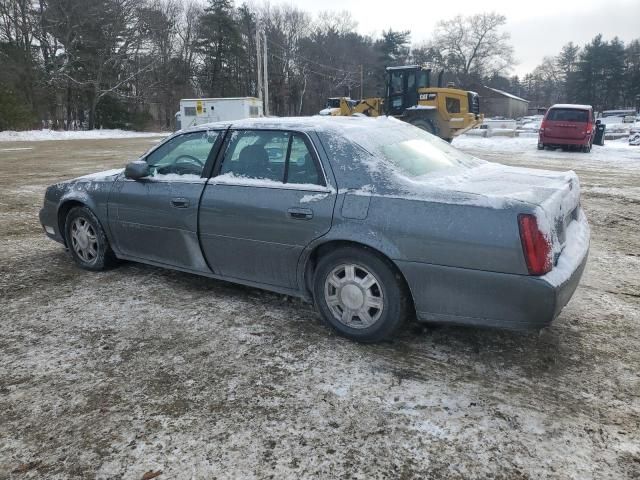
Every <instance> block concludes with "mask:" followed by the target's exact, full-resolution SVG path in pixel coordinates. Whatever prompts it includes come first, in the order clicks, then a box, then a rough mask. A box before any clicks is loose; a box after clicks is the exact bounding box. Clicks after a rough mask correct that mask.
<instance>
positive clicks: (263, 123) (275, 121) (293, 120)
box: [188, 115, 407, 132]
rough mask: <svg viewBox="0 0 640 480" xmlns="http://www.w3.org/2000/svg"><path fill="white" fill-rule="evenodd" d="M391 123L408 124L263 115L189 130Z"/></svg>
mask: <svg viewBox="0 0 640 480" xmlns="http://www.w3.org/2000/svg"><path fill="white" fill-rule="evenodd" d="M390 125H394V126H397V125H407V124H406V123H405V122H401V121H400V120H397V119H395V118H393V117H384V116H380V117H375V118H369V117H330V116H321V115H316V116H313V117H261V118H247V119H244V120H234V121H227V122H213V123H203V124H201V125H197V126H195V127H191V128H189V129H188V130H191V131H198V130H207V129H211V128H226V127H232V128H261V129H269V128H277V129H283V128H284V129H296V130H303V131H333V132H335V131H344V129H345V128H348V129H351V128H355V129H357V130H360V129H371V128H376V127H380V128H388V127H389V126H390Z"/></svg>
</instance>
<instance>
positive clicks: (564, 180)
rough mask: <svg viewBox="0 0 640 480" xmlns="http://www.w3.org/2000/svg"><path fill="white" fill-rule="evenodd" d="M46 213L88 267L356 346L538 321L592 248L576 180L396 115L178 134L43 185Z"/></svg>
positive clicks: (570, 286) (243, 124)
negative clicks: (220, 286)
mask: <svg viewBox="0 0 640 480" xmlns="http://www.w3.org/2000/svg"><path fill="white" fill-rule="evenodd" d="M40 222H41V223H42V225H43V228H44V231H45V232H46V234H47V235H48V236H49V237H51V238H53V239H54V240H57V241H58V242H60V243H62V244H64V245H65V246H66V248H67V249H68V250H69V252H70V253H71V256H72V257H73V259H74V260H75V262H76V263H77V264H78V265H79V266H80V267H82V268H85V269H88V270H102V269H105V268H107V267H110V266H112V265H115V264H116V263H117V260H118V259H123V260H131V261H136V262H142V263H147V264H151V265H157V266H162V267H167V268H172V269H176V270H182V271H185V272H191V273H196V274H200V275H205V276H208V277H211V278H216V279H222V280H228V281H231V282H236V283H241V284H245V285H250V286H255V287H259V288H264V289H268V290H272V291H276V292H281V293H285V294H289V295H295V296H299V297H302V298H304V299H306V300H309V301H312V302H313V303H314V304H315V305H316V307H317V309H318V311H319V312H320V314H321V315H322V317H323V318H324V319H325V320H326V322H327V323H328V324H329V325H330V326H332V327H333V328H334V329H336V330H337V331H338V332H339V333H341V334H342V335H345V336H347V337H349V338H352V339H354V340H358V341H366V342H372V341H379V340H382V339H384V338H388V337H390V336H391V335H392V334H393V333H394V332H395V331H397V329H398V328H399V327H400V325H401V324H402V322H403V321H404V320H405V319H407V318H410V317H414V316H415V317H417V319H418V320H419V321H425V322H439V323H454V324H466V325H484V326H495V327H507V328H536V329H538V328H542V327H544V326H545V325H547V324H549V323H550V322H551V321H552V320H553V319H554V318H555V317H556V316H557V315H558V314H559V313H560V310H561V309H562V308H563V306H564V305H565V304H566V303H567V302H568V301H569V299H570V297H571V296H572V294H573V292H574V290H575V289H576V287H577V285H578V282H579V280H580V277H581V275H582V271H583V269H584V266H585V263H586V260H587V253H588V248H589V226H588V223H587V221H586V218H585V215H584V213H583V211H582V209H581V207H580V184H579V182H578V178H577V177H576V175H575V174H574V173H573V172H549V171H545V170H533V169H523V168H514V167H507V166H503V165H499V164H495V163H490V162H485V161H483V160H480V159H477V158H474V157H472V156H470V155H467V154H465V153H462V152H460V151H459V150H457V149H455V148H454V147H452V146H451V145H449V144H448V143H446V142H444V141H441V140H440V139H439V138H437V137H435V136H433V135H430V134H428V133H425V132H423V131H422V130H420V129H418V128H415V127H413V126H411V125H409V124H406V123H403V122H399V121H397V120H394V119H388V118H378V119H369V118H319V117H313V118H290V119H286V118H281V119H255V120H243V121H238V122H233V123H224V124H223V123H219V124H208V125H201V126H198V127H196V128H193V129H190V130H186V131H180V132H177V133H176V134H174V135H172V136H171V137H169V138H167V139H166V140H165V141H164V142H162V143H161V144H160V145H158V146H157V147H155V148H153V149H151V150H150V151H149V152H147V153H146V154H145V155H144V156H142V157H141V158H140V159H139V160H137V161H134V162H131V163H129V164H128V165H126V168H124V169H119V170H113V171H107V172H101V173H97V174H93V175H88V176H85V177H80V178H77V179H74V180H70V181H67V182H62V183H58V184H56V185H53V186H51V187H49V188H48V189H47V192H46V194H45V201H44V207H43V208H42V210H41V212H40Z"/></svg>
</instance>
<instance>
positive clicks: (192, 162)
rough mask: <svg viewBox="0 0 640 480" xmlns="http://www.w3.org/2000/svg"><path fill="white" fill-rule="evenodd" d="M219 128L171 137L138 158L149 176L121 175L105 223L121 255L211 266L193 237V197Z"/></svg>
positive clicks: (177, 264)
mask: <svg viewBox="0 0 640 480" xmlns="http://www.w3.org/2000/svg"><path fill="white" fill-rule="evenodd" d="M222 133H223V132H222V131H214V130H208V131H197V132H189V133H184V134H182V135H177V136H175V137H172V138H171V139H169V140H167V141H166V142H164V143H163V144H161V145H160V146H159V147H158V148H156V149H155V150H153V151H152V152H151V153H149V154H148V155H147V156H146V157H144V158H143V159H144V160H145V161H146V162H147V163H148V164H149V167H150V172H151V174H150V175H149V176H148V177H145V178H142V179H139V180H132V179H129V178H125V177H124V175H122V176H120V178H119V179H118V182H117V183H116V185H115V188H114V191H113V193H112V194H111V197H110V200H109V225H110V228H111V231H112V232H113V237H114V240H115V244H114V247H115V249H116V251H117V253H118V254H119V255H120V256H125V257H127V258H131V259H134V260H141V261H149V262H153V263H160V264H164V265H169V266H173V267H178V268H182V269H188V270H195V271H200V272H208V271H210V270H209V268H208V266H207V264H206V261H205V259H204V257H203V256H202V252H201V250H200V247H199V243H198V235H197V231H198V228H197V227H198V202H199V200H200V196H201V194H202V190H203V189H204V186H205V183H206V178H207V177H208V172H207V169H208V170H209V171H211V168H212V166H213V162H214V160H215V154H216V149H217V148H219V146H220V144H221V143H222V137H223V135H222Z"/></svg>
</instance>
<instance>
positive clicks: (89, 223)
mask: <svg viewBox="0 0 640 480" xmlns="http://www.w3.org/2000/svg"><path fill="white" fill-rule="evenodd" d="M64 231H65V239H66V243H67V247H68V248H69V252H70V253H71V257H72V258H73V260H74V262H76V264H77V265H78V266H79V267H81V268H84V269H85V270H92V271H100V270H105V269H107V268H109V267H112V266H113V265H115V263H116V257H115V254H114V253H113V250H111V246H110V245H109V240H108V239H107V236H106V234H105V233H104V230H103V228H102V226H101V225H100V222H99V221H98V218H97V217H96V216H95V215H94V213H93V212H92V211H91V210H90V209H89V208H87V207H74V208H72V209H71V210H70V211H69V213H68V214H67V218H66V219H65V224H64Z"/></svg>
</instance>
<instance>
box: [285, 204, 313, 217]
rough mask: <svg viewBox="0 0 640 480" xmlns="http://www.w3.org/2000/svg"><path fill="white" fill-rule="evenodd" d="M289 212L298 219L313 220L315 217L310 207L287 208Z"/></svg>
mask: <svg viewBox="0 0 640 480" xmlns="http://www.w3.org/2000/svg"><path fill="white" fill-rule="evenodd" d="M287 213H288V214H289V216H290V217H291V218H295V219H296V220H311V219H312V218H313V210H311V209H310V208H297V207H292V208H290V209H289V210H287Z"/></svg>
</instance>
